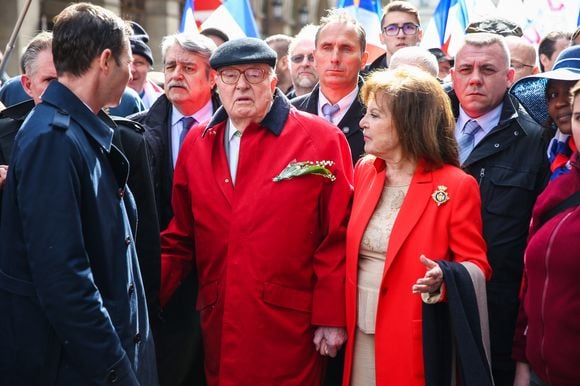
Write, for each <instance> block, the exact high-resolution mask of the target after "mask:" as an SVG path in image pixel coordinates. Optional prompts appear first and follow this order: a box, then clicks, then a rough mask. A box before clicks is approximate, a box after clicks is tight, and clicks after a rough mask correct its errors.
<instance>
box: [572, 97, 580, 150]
mask: <svg viewBox="0 0 580 386" xmlns="http://www.w3.org/2000/svg"><path fill="white" fill-rule="evenodd" d="M572 136H573V137H574V143H576V144H579V143H580V96H578V95H577V96H576V98H574V101H573V102H572Z"/></svg>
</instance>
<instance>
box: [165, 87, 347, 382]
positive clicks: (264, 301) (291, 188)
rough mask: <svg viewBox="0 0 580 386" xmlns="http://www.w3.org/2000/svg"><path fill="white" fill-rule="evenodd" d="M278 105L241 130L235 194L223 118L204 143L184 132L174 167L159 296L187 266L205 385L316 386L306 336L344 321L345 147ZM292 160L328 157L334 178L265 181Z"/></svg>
mask: <svg viewBox="0 0 580 386" xmlns="http://www.w3.org/2000/svg"><path fill="white" fill-rule="evenodd" d="M284 101H286V98H276V99H275V104H274V106H273V108H272V110H271V111H270V113H269V114H268V115H267V117H266V118H265V119H264V121H263V122H262V124H261V125H258V124H251V125H249V126H248V127H247V128H246V130H245V131H244V134H243V136H242V138H241V144H240V153H239V162H238V169H237V178H236V184H235V187H234V186H232V183H231V175H230V171H229V167H228V162H227V158H226V153H225V149H224V131H225V129H226V121H224V120H222V121H218V122H217V123H215V124H214V125H213V126H212V125H211V124H210V126H209V127H208V129H207V131H206V133H205V135H204V136H202V135H201V133H200V130H199V127H198V128H194V129H192V130H193V131H192V132H191V133H189V134H188V136H187V138H186V140H185V142H184V144H183V147H182V149H181V152H180V153H179V158H178V160H177V165H176V168H175V175H174V188H173V209H174V213H175V215H174V218H173V220H172V221H171V223H170V225H169V227H168V229H167V230H166V231H165V232H164V233H163V234H162V273H163V276H162V292H161V300H162V301H164V300H166V299H167V297H168V296H169V295H170V294H171V293H172V292H173V290H174V289H175V287H176V286H177V284H178V283H179V282H180V280H182V278H183V277H184V275H186V274H187V273H188V272H189V271H190V270H191V268H192V267H193V266H195V268H196V269H197V274H198V277H199V295H198V299H197V309H198V310H199V311H200V315H201V327H202V336H203V343H204V354H205V370H206V375H207V383H208V385H209V386H215V385H220V386H226V385H236V386H245V385H247V386H272V385H280V386H282V385H284V386H308V385H320V382H321V377H322V372H323V369H324V361H323V357H321V356H320V354H318V353H317V352H316V351H315V347H314V344H313V342H312V340H313V337H314V330H315V328H316V327H317V326H337V327H341V326H344V325H345V311H344V296H343V294H344V264H345V234H346V225H347V220H348V215H349V213H350V205H351V200H352V161H351V156H350V151H349V148H348V143H347V141H346V138H345V137H344V135H343V134H342V132H340V131H339V130H338V129H337V128H336V127H335V126H333V125H330V124H329V123H328V122H326V121H325V120H324V119H321V118H319V117H316V116H313V115H310V114H306V113H302V112H299V111H297V110H295V109H294V108H290V107H286V108H284V104H283V102H284ZM287 109H290V110H289V111H288V110H287ZM217 114H218V113H216V115H217ZM218 117H219V116H218ZM286 117H287V119H286ZM215 119H216V116H214V120H215ZM224 119H225V117H224ZM293 160H296V161H323V160H330V161H334V162H335V164H334V165H333V166H331V167H329V169H331V170H332V171H333V173H334V174H335V176H336V180H335V181H331V180H329V179H327V178H324V177H322V176H318V175H312V174H311V175H303V176H299V177H296V178H294V179H291V180H284V181H280V182H274V181H273V180H272V179H273V178H274V177H275V176H276V175H278V174H279V173H280V172H281V171H282V170H283V169H284V168H285V167H286V166H287V165H288V163H289V162H291V161H293Z"/></svg>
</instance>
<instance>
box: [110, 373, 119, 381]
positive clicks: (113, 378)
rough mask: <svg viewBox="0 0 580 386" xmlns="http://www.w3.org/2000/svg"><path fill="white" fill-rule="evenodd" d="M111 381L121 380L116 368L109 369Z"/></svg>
mask: <svg viewBox="0 0 580 386" xmlns="http://www.w3.org/2000/svg"><path fill="white" fill-rule="evenodd" d="M108 379H109V382H111V383H117V381H118V380H119V376H118V375H117V371H116V370H111V371H109V377H108Z"/></svg>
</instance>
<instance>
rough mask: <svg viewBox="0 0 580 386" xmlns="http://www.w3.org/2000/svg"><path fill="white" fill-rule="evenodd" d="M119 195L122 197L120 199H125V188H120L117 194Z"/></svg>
mask: <svg viewBox="0 0 580 386" xmlns="http://www.w3.org/2000/svg"><path fill="white" fill-rule="evenodd" d="M117 193H118V194H119V197H120V198H123V196H124V195H125V189H123V188H119V190H118V192H117Z"/></svg>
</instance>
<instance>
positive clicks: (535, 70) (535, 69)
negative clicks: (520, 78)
mask: <svg viewBox="0 0 580 386" xmlns="http://www.w3.org/2000/svg"><path fill="white" fill-rule="evenodd" d="M539 73H540V67H538V66H534V69H533V70H532V75H536V74H539Z"/></svg>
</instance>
